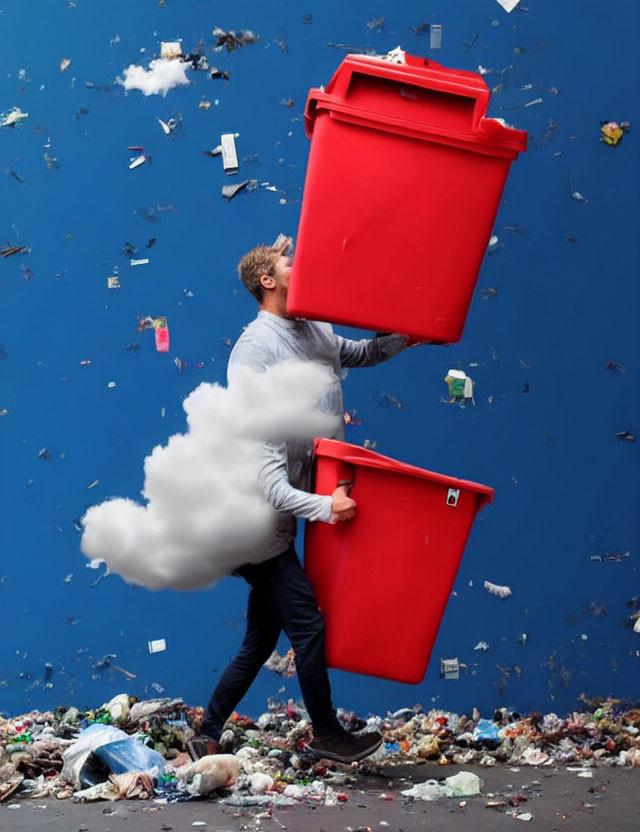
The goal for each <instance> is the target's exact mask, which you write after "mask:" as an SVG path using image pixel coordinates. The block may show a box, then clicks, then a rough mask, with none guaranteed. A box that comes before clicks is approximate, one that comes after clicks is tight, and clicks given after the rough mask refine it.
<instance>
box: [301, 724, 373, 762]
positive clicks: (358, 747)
mask: <svg viewBox="0 0 640 832" xmlns="http://www.w3.org/2000/svg"><path fill="white" fill-rule="evenodd" d="M381 743H382V737H381V735H380V734H379V733H378V732H377V731H367V732H366V733H364V734H350V733H349V731H345V730H344V728H337V729H336V730H335V731H334V732H333V733H332V734H326V735H321V736H319V737H316V738H315V739H313V740H312V741H311V742H310V743H309V749H310V751H311V752H312V753H313V754H315V756H316V757H324V758H325V759H327V760H335V761H336V762H337V763H355V762H357V761H358V760H364V758H365V757H368V756H369V754H373V752H374V751H375V750H376V749H378V748H379V747H380V744H381Z"/></svg>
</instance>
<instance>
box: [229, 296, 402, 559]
mask: <svg viewBox="0 0 640 832" xmlns="http://www.w3.org/2000/svg"><path fill="white" fill-rule="evenodd" d="M406 345H407V339H406V337H405V336H404V335H386V336H381V337H376V338H371V339H368V338H365V339H362V340H361V341H351V340H349V339H347V338H342V337H341V336H340V335H336V334H335V333H334V331H333V328H332V327H331V324H326V323H320V322H318V321H301V320H297V319H295V318H282V317H280V316H279V315H274V314H273V313H271V312H266V311H264V310H260V312H258V316H257V317H256V319H255V320H253V321H252V322H251V323H250V324H249V325H248V326H247V327H246V329H245V330H244V332H243V333H242V335H241V336H240V338H238V340H237V342H236V344H235V346H234V348H233V350H232V351H231V355H230V357H229V365H228V367H227V378H228V380H229V382H230V381H231V380H232V377H233V373H234V370H235V369H236V368H237V367H239V366H244V367H251V368H252V369H253V370H257V371H259V372H264V370H265V369H266V368H267V367H270V366H272V365H273V364H277V363H279V362H280V361H294V360H297V361H313V362H318V363H319V364H322V365H324V366H326V367H328V368H330V370H331V372H332V377H333V381H332V384H331V386H330V388H329V390H328V391H327V393H326V394H325V396H324V397H323V399H322V401H321V402H320V408H321V410H323V411H325V412H328V413H333V414H335V415H336V416H339V417H340V421H339V427H338V429H337V430H336V433H335V435H333V436H332V437H331V438H332V439H341V440H344V422H343V419H342V416H343V413H344V404H343V398H342V384H341V380H342V374H343V370H345V369H348V368H350V367H372V366H373V365H374V364H378V363H380V362H381V361H386V360H387V359H388V358H392V357H393V356H394V355H397V354H398V353H399V352H401V351H402V350H403V349H404V348H405V347H406ZM262 450H263V464H262V466H261V469H260V486H261V488H262V490H263V492H264V495H265V497H266V499H267V501H268V502H269V503H270V504H271V505H272V506H273V508H275V509H276V511H277V512H278V520H277V524H276V529H275V531H274V533H273V535H272V537H271V538H270V539H269V540H268V541H267V542H266V543H265V545H264V548H263V550H262V551H261V552H260V553H255V555H254V557H252V558H251V560H253V561H258V560H264V559H266V558H268V557H272V556H275V555H278V554H281V553H282V552H284V551H285V550H286V549H287V548H288V547H289V546H290V545H291V544H292V543H293V541H294V540H295V536H296V517H300V518H304V519H306V520H322V521H324V522H328V521H329V519H330V518H331V497H329V496H324V495H319V494H310V493H309V488H310V487H311V466H312V461H313V443H312V442H311V441H298V440H296V441H289V442H286V443H285V442H282V443H265V444H264V445H263V449H262Z"/></svg>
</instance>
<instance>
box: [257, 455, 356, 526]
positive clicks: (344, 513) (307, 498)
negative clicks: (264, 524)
mask: <svg viewBox="0 0 640 832" xmlns="http://www.w3.org/2000/svg"><path fill="white" fill-rule="evenodd" d="M262 458H263V462H262V466H261V468H260V473H259V475H258V481H259V483H260V487H261V489H262V491H263V493H264V495H265V497H266V498H267V502H268V503H269V504H270V505H271V506H273V508H275V509H276V511H284V512H287V513H288V514H293V515H294V516H295V517H300V518H303V519H304V520H311V521H314V520H320V521H322V522H324V523H338V522H340V521H344V520H351V518H352V517H354V516H355V511H356V504H355V502H354V501H353V500H352V499H351V498H350V497H349V496H348V488H346V487H345V486H338V487H337V488H336V489H335V491H334V492H333V494H331V495H323V494H310V493H309V492H308V491H301V490H300V489H299V488H294V487H293V486H292V485H291V483H290V482H289V478H288V476H287V463H286V443H284V442H280V443H274V442H265V443H264V444H263V446H262Z"/></svg>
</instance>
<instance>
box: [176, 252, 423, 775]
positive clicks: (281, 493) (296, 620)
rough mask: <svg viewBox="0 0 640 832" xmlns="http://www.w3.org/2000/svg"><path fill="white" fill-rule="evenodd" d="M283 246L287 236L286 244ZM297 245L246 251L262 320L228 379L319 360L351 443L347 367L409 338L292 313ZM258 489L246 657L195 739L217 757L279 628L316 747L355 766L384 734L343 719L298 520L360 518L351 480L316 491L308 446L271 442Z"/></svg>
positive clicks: (243, 263) (247, 277) (195, 746)
mask: <svg viewBox="0 0 640 832" xmlns="http://www.w3.org/2000/svg"><path fill="white" fill-rule="evenodd" d="M279 240H280V238H279ZM290 244H291V240H290V239H289V238H286V239H285V241H284V243H281V244H278V241H276V243H275V244H274V245H273V246H271V247H269V246H265V245H260V246H256V247H255V248H254V249H252V250H251V251H250V252H248V253H247V254H245V255H244V257H243V258H242V259H241V260H240V263H239V264H238V272H239V275H240V279H241V280H242V283H243V284H244V286H245V287H246V288H247V289H248V290H249V291H250V292H251V294H252V295H253V296H254V297H255V299H256V300H257V301H258V305H259V312H258V316H257V318H256V319H255V320H254V321H252V322H251V323H250V324H249V325H248V326H247V328H246V329H245V330H244V332H243V333H242V335H241V336H240V338H239V339H238V341H237V342H236V344H235V346H234V348H233V350H232V352H231V356H230V358H229V366H228V378H229V380H231V379H232V378H233V374H234V371H235V370H236V369H237V368H238V367H240V366H249V367H251V368H252V369H254V370H258V371H264V370H265V369H266V368H267V367H269V366H271V365H273V364H275V363H277V362H279V361H287V360H289V361H291V360H303V361H313V362H319V363H321V364H323V365H324V366H327V367H329V368H330V369H331V370H332V375H333V381H332V384H331V387H330V389H329V390H328V392H327V393H326V395H325V396H324V397H323V399H322V402H321V403H320V406H321V408H322V409H323V410H325V411H328V412H331V413H333V414H335V415H337V416H339V417H340V428H339V429H338V431H337V435H336V436H334V437H333V438H336V439H344V422H343V418H342V417H343V413H344V405H343V398H342V386H341V381H340V379H341V373H342V370H343V369H344V368H348V367H368V366H373V365H374V364H377V363H379V362H380V361H385V360H386V359H388V358H391V357H392V356H394V355H397V354H398V353H399V352H401V351H402V350H403V349H404V348H405V347H406V346H407V338H406V337H405V336H403V335H388V336H383V337H376V338H373V339H370V340H369V339H365V340H362V341H350V340H348V339H345V338H341V337H340V336H338V335H335V334H334V332H333V329H332V328H331V325H330V324H325V323H319V322H317V321H302V320H297V319H295V318H291V317H289V315H287V290H288V286H289V275H290V273H291V266H292V264H293V261H292V259H291V256H290V252H291V246H290ZM263 454H264V458H263V464H262V468H261V471H260V485H261V488H262V490H263V491H264V494H265V497H266V499H267V500H268V502H269V503H270V504H271V505H272V506H273V507H274V508H275V509H276V510H277V511H278V521H277V527H276V531H275V532H274V534H273V536H272V538H271V539H270V540H269V541H268V543H267V544H266V546H267V549H266V550H265V552H264V554H265V555H268V556H269V557H268V558H267V559H265V560H262V561H261V562H260V563H255V564H248V565H246V566H243V567H241V568H240V569H238V570H236V573H235V574H239V575H241V576H242V577H243V578H245V580H246V581H247V583H248V584H249V586H250V592H249V603H248V610H247V632H246V635H245V638H244V641H243V643H242V647H241V649H240V652H239V653H238V655H237V656H236V658H235V659H234V660H233V661H232V662H231V664H230V665H229V667H228V668H227V669H226V670H225V672H224V673H223V675H222V677H221V679H220V681H219V683H218V685H217V686H216V688H215V690H214V692H213V694H212V696H211V700H210V702H209V705H208V707H207V711H206V713H205V716H204V720H203V723H202V726H201V729H200V732H199V734H198V735H197V736H196V737H195V738H194V740H192V741H191V742H190V743H189V752H190V754H191V756H192V757H193V758H194V759H196V758H198V757H202V756H204V755H206V754H215V753H216V752H217V744H218V741H219V739H220V735H221V733H222V728H223V725H224V723H225V721H226V720H227V719H228V718H229V716H230V715H231V713H232V712H233V710H234V708H235V707H236V705H237V704H238V702H239V701H240V700H241V699H242V697H243V696H244V695H245V693H246V692H247V690H248V689H249V687H250V685H251V683H252V682H253V680H254V679H255V677H256V676H257V674H258V672H259V670H260V668H261V667H262V665H263V664H264V663H265V661H266V660H267V659H268V658H269V656H270V655H271V653H272V652H273V650H274V649H275V646H276V643H277V641H278V637H279V635H280V632H281V630H284V632H285V633H286V635H287V636H288V638H289V639H290V641H291V645H292V647H293V650H294V653H295V659H296V669H297V674H298V679H299V682H300V688H301V690H302V695H303V697H304V701H305V705H306V707H307V710H308V712H309V716H310V718H311V724H312V727H313V734H314V738H313V740H312V742H311V743H310V749H311V751H312V752H314V754H316V755H317V756H318V757H325V758H327V759H330V760H335V761H339V762H344V763H347V762H354V761H356V760H361V759H363V758H364V757H366V756H368V755H369V754H371V753H373V752H374V751H375V750H376V749H377V748H378V746H379V745H380V743H381V742H382V738H381V736H380V734H379V733H378V732H377V731H370V732H367V733H364V734H351V733H349V732H348V731H345V730H344V729H343V728H342V726H341V725H340V723H339V722H338V719H337V717H336V712H335V709H334V707H333V704H332V701H331V688H330V685H329V676H328V673H327V666H326V661H325V657H324V625H323V622H322V617H321V615H320V612H319V610H318V604H317V601H316V598H315V596H314V594H313V590H312V589H311V587H310V585H309V582H308V580H307V577H306V575H305V573H304V571H303V569H302V566H301V564H300V561H299V560H298V557H297V555H296V553H295V550H294V548H293V544H294V540H295V535H296V517H300V518H304V519H306V520H308V521H316V522H318V521H320V522H325V523H344V522H347V521H348V520H350V519H351V518H353V517H354V515H355V512H356V504H355V502H354V501H353V500H352V499H351V498H350V497H349V495H348V488H349V484H348V483H344V484H341V485H339V486H338V487H337V488H336V490H335V491H334V492H333V494H332V495H331V496H324V495H316V494H310V493H309V488H311V464H312V447H311V442H302V441H295V442H286V443H281V444H274V443H270V444H265V445H264V448H263Z"/></svg>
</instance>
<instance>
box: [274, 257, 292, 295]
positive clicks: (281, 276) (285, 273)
mask: <svg viewBox="0 0 640 832" xmlns="http://www.w3.org/2000/svg"><path fill="white" fill-rule="evenodd" d="M292 266H293V257H292V256H291V255H290V254H289V253H284V252H282V253H280V254H278V256H277V258H276V265H275V274H274V277H275V278H276V281H277V285H278V287H279V288H280V289H281V290H283V291H284V293H285V294H286V293H287V290H288V289H289V275H290V274H291V267H292Z"/></svg>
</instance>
